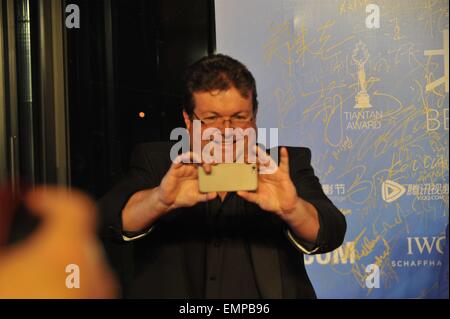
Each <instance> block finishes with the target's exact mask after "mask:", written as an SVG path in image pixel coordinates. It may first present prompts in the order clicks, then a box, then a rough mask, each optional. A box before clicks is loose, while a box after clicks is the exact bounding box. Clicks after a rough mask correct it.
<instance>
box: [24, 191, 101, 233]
mask: <svg viewBox="0 0 450 319" xmlns="http://www.w3.org/2000/svg"><path fill="white" fill-rule="evenodd" d="M25 204H26V206H27V208H29V210H30V212H31V213H32V214H34V215H36V216H39V217H42V218H43V219H44V221H45V222H47V223H52V224H55V223H56V224H58V225H67V226H68V227H69V228H73V229H85V230H86V231H90V230H91V229H92V227H94V226H95V220H96V208H95V203H94V202H93V201H92V200H91V199H90V198H89V197H88V196H86V195H85V194H83V193H81V192H78V191H74V190H70V191H69V190H68V189H65V188H62V187H49V186H41V187H37V188H36V189H35V190H34V191H31V192H29V193H28V194H27V195H26V197H25Z"/></svg>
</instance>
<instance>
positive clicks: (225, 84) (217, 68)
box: [183, 54, 258, 117]
mask: <svg viewBox="0 0 450 319" xmlns="http://www.w3.org/2000/svg"><path fill="white" fill-rule="evenodd" d="M231 87H235V88H236V89H237V90H238V91H239V93H240V94H241V96H242V97H244V98H247V97H248V94H249V93H250V92H251V94H252V103H253V113H256V110H257V109H258V99H257V92H256V83H255V78H254V77H253V75H252V74H251V73H250V71H249V70H248V69H247V67H246V66H245V65H244V64H242V63H241V62H239V61H237V60H235V59H233V58H231V57H229V56H227V55H224V54H214V55H210V56H205V57H203V58H201V59H200V60H198V61H197V62H195V63H193V64H192V65H190V66H189V67H188V69H187V72H186V76H185V81H184V93H183V108H184V110H185V111H186V113H187V114H188V115H189V116H190V117H192V115H193V111H194V108H195V105H194V97H193V93H194V92H209V91H213V90H221V91H224V90H228V89H229V88H231Z"/></svg>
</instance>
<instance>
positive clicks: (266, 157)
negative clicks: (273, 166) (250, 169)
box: [254, 145, 273, 165]
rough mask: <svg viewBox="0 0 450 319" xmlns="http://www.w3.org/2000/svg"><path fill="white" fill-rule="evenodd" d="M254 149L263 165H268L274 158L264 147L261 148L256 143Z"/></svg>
mask: <svg viewBox="0 0 450 319" xmlns="http://www.w3.org/2000/svg"><path fill="white" fill-rule="evenodd" d="M254 149H255V152H256V156H257V159H258V162H259V163H260V164H261V165H267V164H269V163H270V161H271V160H272V158H271V157H270V156H269V155H268V154H267V153H266V151H264V150H263V149H262V148H260V147H259V146H257V145H255V148H254ZM272 161H273V160H272Z"/></svg>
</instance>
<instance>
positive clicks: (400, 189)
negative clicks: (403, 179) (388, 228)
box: [381, 180, 406, 203]
mask: <svg viewBox="0 0 450 319" xmlns="http://www.w3.org/2000/svg"><path fill="white" fill-rule="evenodd" d="M405 192H406V188H405V187H404V186H403V185H400V184H399V183H396V182H394V181H390V180H387V181H384V182H383V184H382V185H381V197H382V198H383V200H384V201H385V202H386V203H392V202H393V201H395V200H397V199H399V198H400V197H401V196H402V195H403V194H404V193H405Z"/></svg>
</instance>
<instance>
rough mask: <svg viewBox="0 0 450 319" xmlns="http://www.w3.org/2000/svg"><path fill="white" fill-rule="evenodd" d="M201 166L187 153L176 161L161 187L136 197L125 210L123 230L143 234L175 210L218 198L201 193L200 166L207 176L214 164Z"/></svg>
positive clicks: (138, 193) (130, 200)
mask: <svg viewBox="0 0 450 319" xmlns="http://www.w3.org/2000/svg"><path fill="white" fill-rule="evenodd" d="M195 162H196V163H195ZM197 163H198V164H197ZM199 163H200V160H199V158H198V157H197V156H196V154H194V153H192V152H189V153H184V154H182V155H180V156H178V157H177V158H176V159H175V160H174V162H173V163H172V165H171V167H170V169H169V170H168V171H167V173H166V175H165V176H164V177H163V179H162V181H161V184H160V185H159V186H158V187H155V188H153V189H149V190H143V191H140V192H137V193H135V194H133V196H131V197H130V199H129V200H128V202H127V204H126V205H125V208H124V209H123V210H122V227H123V230H124V231H125V232H127V233H139V232H142V231H143V230H145V229H147V228H149V227H150V225H152V224H153V223H154V222H155V221H156V220H157V219H158V218H160V217H161V216H163V215H164V214H166V213H168V212H170V211H171V210H173V209H176V208H180V207H190V206H194V205H195V204H197V203H199V202H204V201H208V200H211V199H213V198H215V197H216V196H217V193H200V191H199V187H198V172H197V169H198V166H203V168H204V169H205V171H206V173H209V172H210V171H211V164H199Z"/></svg>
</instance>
